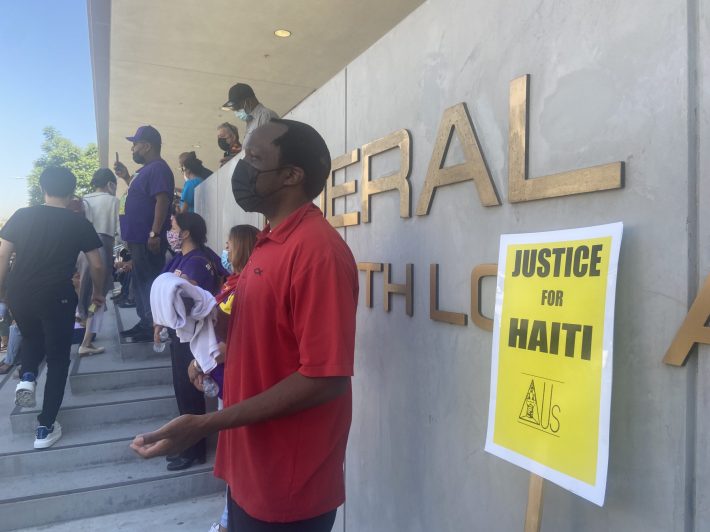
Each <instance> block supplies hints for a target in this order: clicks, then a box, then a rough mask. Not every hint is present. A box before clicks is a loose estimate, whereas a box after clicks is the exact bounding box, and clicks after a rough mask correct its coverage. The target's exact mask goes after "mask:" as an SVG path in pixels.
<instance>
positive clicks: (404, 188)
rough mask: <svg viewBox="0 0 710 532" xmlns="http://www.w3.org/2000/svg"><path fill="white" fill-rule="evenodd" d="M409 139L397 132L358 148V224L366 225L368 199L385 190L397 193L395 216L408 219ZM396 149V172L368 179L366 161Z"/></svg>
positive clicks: (369, 169)
mask: <svg viewBox="0 0 710 532" xmlns="http://www.w3.org/2000/svg"><path fill="white" fill-rule="evenodd" d="M410 144H411V138H410V136H409V131H407V130H406V129H400V130H398V131H395V132H394V133H390V134H389V135H387V136H386V137H383V138H381V139H377V140H374V141H372V142H370V143H369V144H365V145H364V146H363V147H362V180H361V183H360V186H361V188H362V207H361V208H360V212H361V213H362V222H363V223H370V196H372V195H373V194H379V193H381V192H386V191H388V190H399V215H400V217H402V218H409V217H410V216H411V215H412V214H411V210H412V207H411V203H412V199H411V198H412V193H411V190H410V187H409V181H408V180H409V172H410V169H411V160H412V156H411V151H410ZM394 148H398V149H399V156H400V163H399V170H398V171H396V172H394V173H391V174H387V175H386V176H383V177H379V178H377V179H374V180H373V179H371V175H370V174H371V172H372V168H371V164H370V159H371V158H372V157H374V156H375V155H377V154H379V153H384V152H386V151H389V150H391V149H394Z"/></svg>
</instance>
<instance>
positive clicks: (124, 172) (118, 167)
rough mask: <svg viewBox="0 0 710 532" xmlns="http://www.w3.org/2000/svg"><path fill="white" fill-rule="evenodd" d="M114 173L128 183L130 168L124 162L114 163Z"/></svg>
mask: <svg viewBox="0 0 710 532" xmlns="http://www.w3.org/2000/svg"><path fill="white" fill-rule="evenodd" d="M113 171H114V172H115V174H116V176H117V177H120V178H121V179H123V180H125V181H128V177H129V176H128V168H126V165H125V164H123V163H122V162H119V161H116V162H115V163H113Z"/></svg>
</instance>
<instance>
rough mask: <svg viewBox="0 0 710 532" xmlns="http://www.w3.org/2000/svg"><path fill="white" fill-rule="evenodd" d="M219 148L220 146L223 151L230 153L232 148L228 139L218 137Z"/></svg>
mask: <svg viewBox="0 0 710 532" xmlns="http://www.w3.org/2000/svg"><path fill="white" fill-rule="evenodd" d="M217 146H219V149H220V150H222V151H229V150H230V149H231V148H232V146H231V145H230V144H229V142H228V141H227V139H224V138H222V137H217Z"/></svg>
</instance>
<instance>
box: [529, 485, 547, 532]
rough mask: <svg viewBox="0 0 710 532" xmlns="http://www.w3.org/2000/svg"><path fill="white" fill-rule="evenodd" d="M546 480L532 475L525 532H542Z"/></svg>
mask: <svg viewBox="0 0 710 532" xmlns="http://www.w3.org/2000/svg"><path fill="white" fill-rule="evenodd" d="M544 482H545V479H544V478H542V477H541V476H539V475H536V474H535V473H530V484H528V508H527V510H526V512H525V532H540V525H542V502H543V492H542V488H543V483H544Z"/></svg>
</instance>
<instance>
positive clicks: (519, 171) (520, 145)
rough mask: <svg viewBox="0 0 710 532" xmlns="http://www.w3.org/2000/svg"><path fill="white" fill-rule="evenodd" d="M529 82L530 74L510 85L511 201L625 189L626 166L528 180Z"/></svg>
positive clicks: (610, 166) (617, 164) (509, 179)
mask: <svg viewBox="0 0 710 532" xmlns="http://www.w3.org/2000/svg"><path fill="white" fill-rule="evenodd" d="M529 82H530V75H529V74H526V75H524V76H520V77H519V78H515V79H514V80H513V81H511V82H510V104H509V105H510V107H509V111H508V112H509V115H508V121H509V124H508V201H510V202H511V203H517V202H520V201H531V200H538V199H543V198H556V197H559V196H570V195H572V194H582V193H585V192H596V191H599V190H611V189H615V188H622V187H623V186H624V163H623V162H616V163H609V164H602V165H599V166H590V167H589V168H582V169H580V170H572V171H570V172H562V173H560V174H551V175H547V176H544V177H536V178H533V179H528V131H529V127H528V111H529V106H528V95H529V93H530V88H529Z"/></svg>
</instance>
